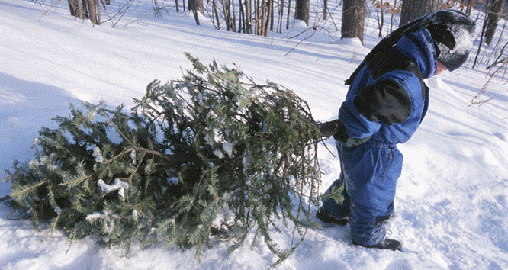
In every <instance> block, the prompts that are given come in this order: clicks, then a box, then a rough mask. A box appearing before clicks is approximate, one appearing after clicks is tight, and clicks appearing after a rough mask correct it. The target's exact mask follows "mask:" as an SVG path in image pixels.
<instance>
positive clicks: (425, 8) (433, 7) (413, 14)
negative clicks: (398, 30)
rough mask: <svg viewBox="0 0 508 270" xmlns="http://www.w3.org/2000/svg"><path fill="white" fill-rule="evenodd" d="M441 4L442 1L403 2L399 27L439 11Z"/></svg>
mask: <svg viewBox="0 0 508 270" xmlns="http://www.w3.org/2000/svg"><path fill="white" fill-rule="evenodd" d="M442 2H443V0H403V1H402V11H401V13H400V23H399V26H402V25H404V24H406V23H408V22H410V21H412V20H414V19H418V18H420V17H422V16H424V15H427V14H429V13H431V12H434V11H437V10H439V9H440V8H441V6H442Z"/></svg>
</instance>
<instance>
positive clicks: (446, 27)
mask: <svg viewBox="0 0 508 270" xmlns="http://www.w3.org/2000/svg"><path fill="white" fill-rule="evenodd" d="M432 16H434V17H435V18H438V19H436V20H435V21H436V23H431V24H429V25H428V26H427V30H428V31H429V33H430V35H431V36H432V40H433V41H434V47H435V48H436V56H437V60H438V65H441V67H445V68H446V69H447V70H449V71H453V70H455V69H457V68H459V67H460V66H462V64H464V62H466V60H467V57H468V55H469V51H470V50H471V48H472V46H473V41H472V40H473V39H472V35H473V34H474V27H475V23H474V21H472V20H471V19H470V18H469V17H468V16H467V15H466V14H464V13H462V12H460V11H456V10H443V11H437V12H435V13H434V14H433V15H432ZM438 71H439V69H438Z"/></svg>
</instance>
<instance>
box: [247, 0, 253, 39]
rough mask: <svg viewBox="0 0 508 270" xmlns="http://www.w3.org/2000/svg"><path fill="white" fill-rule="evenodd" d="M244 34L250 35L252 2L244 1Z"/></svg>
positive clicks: (249, 0)
mask: <svg viewBox="0 0 508 270" xmlns="http://www.w3.org/2000/svg"><path fill="white" fill-rule="evenodd" d="M245 13H246V18H245V33H246V34H252V1H251V0H245Z"/></svg>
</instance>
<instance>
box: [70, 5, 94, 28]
mask: <svg viewBox="0 0 508 270" xmlns="http://www.w3.org/2000/svg"><path fill="white" fill-rule="evenodd" d="M67 2H68V3H69V12H70V13H71V15H72V16H74V17H76V18H80V19H81V20H83V19H85V18H89V19H90V22H92V24H100V23H101V8H100V5H99V2H98V0H67Z"/></svg>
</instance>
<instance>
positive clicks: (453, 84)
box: [0, 0, 508, 270]
mask: <svg viewBox="0 0 508 270" xmlns="http://www.w3.org/2000/svg"><path fill="white" fill-rule="evenodd" d="M38 3H39V4H33V3H31V2H29V1H25V0H0V178H3V177H5V176H7V174H6V173H4V169H8V168H10V166H11V164H12V162H13V160H15V159H18V160H27V159H29V158H31V157H32V155H33V151H32V149H31V148H30V147H31V144H32V139H33V137H34V136H36V135H37V131H38V130H39V128H40V127H41V126H50V127H54V123H52V122H51V118H52V117H53V116H55V115H68V109H67V107H68V105H69V103H77V102H79V100H85V101H90V102H98V101H102V100H103V101H105V102H107V103H108V104H111V105H119V104H121V103H124V104H126V105H127V106H129V105H132V98H135V97H137V98H139V97H141V96H142V95H143V94H144V89H145V87H146V85H147V84H148V83H149V82H150V81H152V80H154V79H160V80H162V81H167V80H170V79H172V78H179V77H181V72H182V71H181V70H182V69H187V68H189V67H190V63H188V61H187V60H186V59H185V56H184V53H185V52H190V53H191V54H193V55H194V56H196V57H198V58H200V59H201V60H203V62H205V63H208V62H210V61H212V60H216V61H217V62H218V63H224V64H227V65H232V64H233V63H234V64H236V65H238V66H239V67H240V68H242V69H243V70H244V71H245V73H246V74H248V75H250V76H252V77H253V78H254V79H255V80H256V81H260V82H263V81H266V80H270V81H274V82H277V83H280V84H282V85H284V86H286V87H288V88H291V89H293V90H294V91H295V92H296V93H297V94H298V95H300V96H301V97H302V98H303V99H305V100H306V101H307V102H308V103H309V105H310V107H311V109H312V111H313V114H314V117H315V118H316V119H319V120H327V119H331V118H333V117H335V116H336V114H337V112H338V108H339V106H340V103H341V102H342V100H343V98H344V95H345V93H346V91H347V87H346V86H344V84H343V82H344V80H345V79H346V78H347V77H348V76H349V74H350V73H351V72H352V71H353V70H354V68H355V67H356V65H357V64H358V63H359V62H360V61H361V60H362V58H363V56H364V55H365V54H366V53H367V52H368V50H369V49H368V48H372V47H373V46H374V44H375V43H376V42H377V41H378V40H379V39H378V38H376V36H377V30H376V29H374V28H373V27H375V24H374V22H368V23H367V26H368V28H367V31H366V46H365V47H363V46H361V44H359V43H358V42H356V41H355V40H342V41H340V40H339V38H338V35H340V34H339V33H337V32H333V31H332V32H329V31H325V30H324V29H323V28H321V25H320V27H318V28H317V29H318V30H317V32H316V33H315V34H314V35H313V36H312V37H310V38H309V39H308V40H306V41H304V42H302V43H299V42H300V40H301V39H302V38H305V37H308V35H309V33H311V32H312V31H314V30H312V31H307V32H306V35H307V36H305V35H303V36H300V37H299V39H290V38H288V37H290V36H295V35H296V34H297V33H299V32H300V31H303V30H305V28H303V26H301V24H298V23H295V24H294V25H293V28H292V29H291V30H290V31H289V32H286V33H283V34H282V35H272V36H271V37H268V38H262V37H257V36H252V35H240V34H235V33H231V32H226V31H216V30H214V29H213V26H212V25H211V24H210V23H209V22H208V21H207V19H206V18H202V25H201V26H197V25H195V23H194V21H193V18H192V17H191V16H189V15H188V14H186V13H176V12H175V11H174V10H173V9H170V12H169V14H167V15H165V16H164V17H163V18H162V19H153V18H152V17H153V16H152V15H151V14H150V13H149V10H150V6H149V5H150V1H147V3H146V4H143V2H141V1H138V2H136V6H135V7H136V9H134V10H133V12H132V14H129V15H128V16H126V17H125V18H124V19H123V20H122V21H121V22H120V23H118V24H117V25H116V26H115V27H111V23H104V24H103V25H102V26H95V27H93V26H92V25H90V24H89V23H88V22H87V21H85V22H82V21H79V20H75V19H74V18H72V17H71V16H69V15H68V10H67V6H66V5H67V4H66V3H65V1H63V2H56V1H55V2H49V1H48V2H43V1H38ZM40 3H42V4H43V5H41V4H40ZM114 4H115V3H113V5H114ZM339 13H340V12H337V15H338V16H340V14H339ZM138 18H140V19H139V20H138ZM335 20H336V21H340V18H336V19H335ZM288 52H289V53H288ZM486 80H487V79H486V73H485V71H484V68H481V67H480V68H479V69H475V70H472V69H470V68H469V67H466V68H462V69H459V70H458V71H456V72H454V73H446V72H445V73H443V74H442V75H440V76H439V77H434V78H432V79H430V80H429V81H428V85H429V86H430V88H431V104H430V110H429V113H428V114H427V117H426V119H425V120H424V122H423V123H422V125H421V127H420V129H419V130H418V131H417V133H416V134H415V135H414V137H413V138H412V139H411V140H410V141H409V142H408V143H406V144H404V145H400V146H399V148H400V149H401V151H402V153H403V154H404V169H403V173H402V176H401V178H400V180H399V183H398V190H397V196H396V216H395V218H394V219H393V220H392V221H391V222H390V223H389V227H390V237H393V238H396V239H400V240H401V241H402V242H403V245H404V250H403V252H391V251H379V250H367V249H363V248H357V247H353V246H352V245H351V244H350V236H349V227H347V226H346V227H326V228H324V229H323V230H311V231H310V232H309V233H308V235H307V239H306V241H305V242H304V243H303V244H302V245H301V246H300V247H299V248H298V249H297V250H296V251H295V252H294V254H292V255H291V256H290V257H289V259H287V260H286V261H285V262H284V263H283V264H282V265H280V266H279V267H278V269H302V270H303V269H492V270H494V269H508V238H507V235H508V169H507V166H506V164H508V128H507V121H508V118H507V117H508V112H507V111H506V108H507V107H508V106H507V105H508V93H507V92H506V90H505V89H506V85H503V83H502V82H501V81H498V80H494V81H492V82H491V83H490V84H489V87H488V88H487V93H486V95H487V96H488V97H492V98H494V99H493V100H491V101H490V102H488V103H486V104H484V105H483V106H481V107H476V106H469V105H470V101H471V99H472V98H473V97H474V96H475V95H476V94H477V93H478V91H479V89H480V88H482V86H483V85H484V84H485V82H486ZM326 143H327V145H328V148H329V149H331V150H332V153H330V152H329V151H328V150H327V149H326V148H325V147H322V148H321V149H320V153H319V154H320V159H321V164H322V169H323V172H324V176H323V187H326V186H328V185H329V184H330V183H331V182H332V181H333V180H334V179H336V178H337V177H338V175H339V172H340V169H339V164H338V160H337V159H336V157H335V156H334V155H333V154H334V153H333V141H332V140H329V141H327V142H326ZM9 192H10V189H9V186H8V184H0V197H3V196H4V195H6V194H9ZM9 214H10V210H9V209H8V208H7V207H6V206H5V205H3V204H0V250H1V252H0V269H265V268H267V267H269V265H270V264H271V263H273V262H274V260H275V257H274V256H273V255H272V254H271V253H270V252H269V251H268V249H267V248H266V247H265V246H264V245H263V244H259V245H257V246H254V247H252V246H249V245H245V246H243V247H241V248H240V249H238V250H237V251H235V252H234V253H232V254H228V253H227V250H226V249H227V246H226V245H225V244H219V245H217V246H214V247H213V248H210V249H208V250H206V251H205V252H204V254H203V257H202V263H201V264H199V263H198V262H197V261H194V260H193V256H194V253H192V252H181V251H180V250H178V249H176V248H167V247H158V248H149V249H141V248H140V247H138V246H134V247H133V249H132V250H131V252H130V253H129V256H128V257H125V256H124V250H122V249H102V248H99V247H97V246H96V245H95V244H94V243H95V240H94V239H87V240H79V241H75V242H73V243H72V245H70V243H69V241H68V239H67V238H66V237H65V236H64V235H63V234H62V233H60V232H58V231H56V232H54V233H53V235H52V237H51V236H50V235H49V234H50V231H43V232H40V233H39V232H36V231H35V230H33V229H32V228H31V226H30V223H29V222H28V221H17V220H10V218H9ZM287 235H290V232H287ZM286 238H287V237H284V235H282V236H281V239H279V240H280V242H281V243H284V241H287V240H286Z"/></svg>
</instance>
